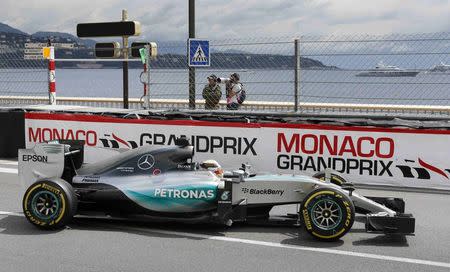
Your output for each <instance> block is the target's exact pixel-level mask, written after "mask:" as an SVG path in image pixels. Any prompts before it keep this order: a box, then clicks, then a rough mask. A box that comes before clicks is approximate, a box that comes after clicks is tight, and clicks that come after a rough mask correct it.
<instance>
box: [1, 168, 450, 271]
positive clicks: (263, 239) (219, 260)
mask: <svg viewBox="0 0 450 272" xmlns="http://www.w3.org/2000/svg"><path fill="white" fill-rule="evenodd" d="M360 192H362V193H363V194H365V195H373V196H400V197H403V198H404V199H405V201H406V209H407V212H411V213H413V214H414V216H415V217H416V236H407V237H395V236H394V237H392V236H385V235H378V234H368V233H365V232H364V225H363V224H362V223H355V225H354V226H353V229H352V230H351V232H349V233H348V234H347V235H346V236H344V237H343V238H342V239H341V240H340V241H337V242H333V243H323V242H318V241H315V240H314V239H312V238H310V237H309V236H308V235H307V234H306V233H305V232H304V231H303V230H302V229H301V228H293V227H283V226H264V227H262V226H253V225H244V224H241V225H234V226H232V227H231V228H224V227H218V226H214V225H205V224H202V225H185V224H175V223H172V224H155V223H149V222H125V221H120V220H112V219H99V218H77V219H75V220H74V222H72V223H71V224H70V225H69V226H68V227H67V228H65V229H63V230H59V231H41V230H38V229H36V228H34V227H33V226H32V225H31V224H30V223H28V222H27V221H26V219H25V218H24V217H23V215H22V214H21V202H20V200H21V187H20V185H19V181H18V177H17V162H14V161H5V160H0V271H2V272H3V271H208V272H210V271H277V272H279V271H345V272H349V271H397V272H400V271H408V272H411V271H450V250H449V248H450V195H446V194H422V193H412V192H386V191H378V190H376V191H375V190H372V191H368V190H360ZM294 210H295V205H290V206H283V207H279V208H277V209H276V210H274V211H273V212H272V214H274V215H277V214H284V213H286V212H293V211H294Z"/></svg>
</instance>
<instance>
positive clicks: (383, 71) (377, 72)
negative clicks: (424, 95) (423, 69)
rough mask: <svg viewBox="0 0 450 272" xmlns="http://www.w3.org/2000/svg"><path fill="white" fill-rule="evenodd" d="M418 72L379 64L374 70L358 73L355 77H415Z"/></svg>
mask: <svg viewBox="0 0 450 272" xmlns="http://www.w3.org/2000/svg"><path fill="white" fill-rule="evenodd" d="M418 73H419V72H418V71H408V70H405V69H401V68H399V67H397V66H394V65H385V64H384V63H383V62H379V63H378V65H377V66H375V68H374V69H370V70H367V71H363V72H360V73H358V74H356V76H360V77H415V76H417V74H418Z"/></svg>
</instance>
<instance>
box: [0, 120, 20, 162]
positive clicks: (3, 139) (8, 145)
mask: <svg viewBox="0 0 450 272" xmlns="http://www.w3.org/2000/svg"><path fill="white" fill-rule="evenodd" d="M24 120H25V119H24V112H23V111H0V127H1V131H0V157H1V158H15V157H17V150H18V149H19V148H24V147H25V130H24Z"/></svg>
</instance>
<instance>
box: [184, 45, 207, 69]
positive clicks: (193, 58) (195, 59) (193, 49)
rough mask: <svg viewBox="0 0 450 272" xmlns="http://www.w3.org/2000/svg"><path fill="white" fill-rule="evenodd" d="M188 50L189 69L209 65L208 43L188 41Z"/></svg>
mask: <svg viewBox="0 0 450 272" xmlns="http://www.w3.org/2000/svg"><path fill="white" fill-rule="evenodd" d="M188 50H189V51H188V55H189V66H190V67H202V66H209V65H210V60H211V59H210V55H209V41H207V40H197V39H189V46H188Z"/></svg>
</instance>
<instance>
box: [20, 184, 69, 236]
mask: <svg viewBox="0 0 450 272" xmlns="http://www.w3.org/2000/svg"><path fill="white" fill-rule="evenodd" d="M22 207H23V213H24V215H25V217H26V218H27V219H28V221H29V222H30V223H32V224H33V225H35V226H36V227H39V228H42V229H58V228H61V227H63V226H65V225H66V224H67V223H68V222H69V221H70V220H71V219H72V217H73V215H74V214H75V212H76V209H77V199H76V196H75V193H74V191H73V188H72V186H71V185H70V184H69V183H67V182H66V181H64V180H62V179H46V180H41V181H37V182H35V183H34V184H32V185H31V186H30V187H29V188H28V189H27V191H26V192H25V194H24V197H23V201H22Z"/></svg>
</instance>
